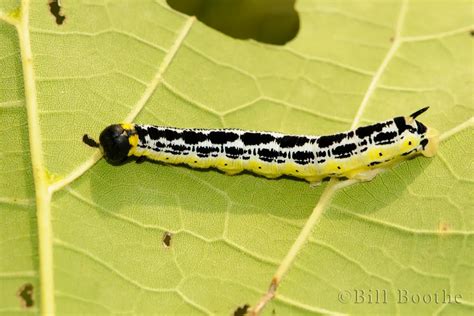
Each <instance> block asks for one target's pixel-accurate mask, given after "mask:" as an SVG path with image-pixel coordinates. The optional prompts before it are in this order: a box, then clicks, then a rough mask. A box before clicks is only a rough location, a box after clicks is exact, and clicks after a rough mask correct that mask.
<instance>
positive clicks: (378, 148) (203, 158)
mask: <svg viewBox="0 0 474 316" xmlns="http://www.w3.org/2000/svg"><path fill="white" fill-rule="evenodd" d="M427 109H428V108H427V107H426V108H423V109H421V110H419V111H416V112H415V113H413V114H411V115H410V116H406V117H403V116H399V117H395V118H393V119H390V120H387V121H384V122H379V123H375V124H372V125H368V126H362V127H359V128H357V129H354V130H350V131H347V132H343V133H338V134H334V135H327V136H311V135H286V134H281V133H276V132H259V131H248V130H240V129H189V128H174V127H163V126H153V125H141V124H131V123H124V124H114V125H110V126H108V127H107V128H105V129H104V130H103V131H102V133H101V134H100V137H99V144H97V143H96V142H95V141H93V140H91V139H90V138H88V137H87V135H84V141H85V142H86V143H87V144H89V145H91V146H95V147H99V148H100V149H101V150H102V152H103V154H104V156H105V158H106V160H107V161H108V162H110V163H112V164H120V163H122V162H124V161H125V160H126V159H127V158H128V157H131V156H135V157H146V158H149V159H152V160H156V161H161V162H164V163H169V164H187V165H189V166H191V167H194V168H217V169H219V170H221V171H223V172H225V173H226V174H229V175H233V174H237V173H240V172H242V171H244V170H247V171H250V172H253V173H255V174H258V175H262V176H265V177H267V178H277V177H280V176H283V175H286V176H292V177H297V178H302V179H304V180H306V181H308V182H310V183H312V184H317V183H319V182H320V181H321V180H323V179H325V178H328V177H337V178H348V179H359V180H370V179H372V178H373V177H374V176H375V175H376V174H377V173H379V172H380V171H381V170H383V169H385V168H388V167H390V166H393V165H394V164H396V163H398V162H400V161H402V160H406V159H410V158H412V157H414V156H416V155H420V154H422V155H424V156H427V157H431V156H433V155H434V154H435V153H436V151H437V146H438V133H437V132H436V130H434V129H432V128H428V127H426V126H425V125H424V124H422V123H421V122H419V121H417V120H416V117H417V116H419V115H420V114H422V113H423V112H425V111H426V110H427Z"/></svg>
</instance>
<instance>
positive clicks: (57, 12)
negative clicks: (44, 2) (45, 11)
mask: <svg viewBox="0 0 474 316" xmlns="http://www.w3.org/2000/svg"><path fill="white" fill-rule="evenodd" d="M49 12H51V14H52V15H54V17H55V18H56V24H57V25H61V24H63V22H64V20H65V19H66V16H65V15H61V5H60V1H59V0H51V1H50V2H49Z"/></svg>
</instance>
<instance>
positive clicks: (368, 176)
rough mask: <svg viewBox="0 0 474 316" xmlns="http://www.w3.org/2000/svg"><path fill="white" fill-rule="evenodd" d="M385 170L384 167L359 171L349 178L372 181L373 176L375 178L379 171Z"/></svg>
mask: <svg viewBox="0 0 474 316" xmlns="http://www.w3.org/2000/svg"><path fill="white" fill-rule="evenodd" d="M384 170H385V169H383V168H377V169H370V170H365V171H361V172H358V173H356V174H354V175H351V176H350V177H348V178H349V179H355V180H358V181H370V180H372V179H373V178H375V176H376V175H378V174H379V173H381V172H382V171H384Z"/></svg>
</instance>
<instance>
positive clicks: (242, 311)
mask: <svg viewBox="0 0 474 316" xmlns="http://www.w3.org/2000/svg"><path fill="white" fill-rule="evenodd" d="M249 307H250V305H249V304H245V305H244V306H242V307H241V306H239V307H237V309H236V310H235V311H234V316H244V315H246V314H247V311H248V309H249Z"/></svg>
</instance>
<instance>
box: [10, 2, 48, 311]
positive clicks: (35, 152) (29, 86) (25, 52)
mask: <svg viewBox="0 0 474 316" xmlns="http://www.w3.org/2000/svg"><path fill="white" fill-rule="evenodd" d="M29 5H30V3H29V0H22V2H21V9H20V22H19V23H18V24H15V26H16V29H17V32H18V39H19V43H20V53H21V62H22V66H23V80H24V85H25V101H26V112H27V119H28V133H29V140H30V153H31V162H32V169H33V179H34V183H35V195H36V210H37V211H36V216H37V225H38V240H39V245H38V248H39V249H38V254H39V270H40V271H39V275H40V301H41V304H40V310H41V314H42V315H54V280H53V247H52V245H53V243H52V241H53V240H52V234H53V233H52V225H51V204H50V202H51V195H50V194H49V192H48V179H47V174H46V170H45V168H44V161H43V149H42V142H41V129H40V123H39V116H38V103H37V95H36V84H35V74H34V68H33V55H32V51H31V41H30V30H29Z"/></svg>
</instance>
